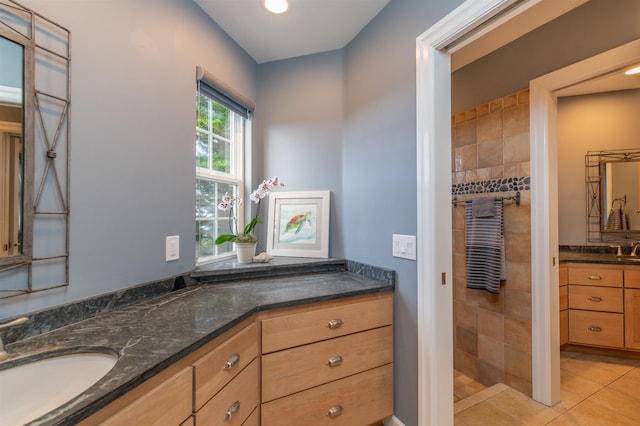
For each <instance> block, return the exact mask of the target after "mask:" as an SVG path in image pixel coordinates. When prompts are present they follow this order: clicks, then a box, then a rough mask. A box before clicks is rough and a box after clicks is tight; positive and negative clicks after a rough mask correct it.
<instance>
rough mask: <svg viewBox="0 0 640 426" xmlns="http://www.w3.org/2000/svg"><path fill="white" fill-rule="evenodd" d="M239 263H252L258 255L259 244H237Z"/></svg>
mask: <svg viewBox="0 0 640 426" xmlns="http://www.w3.org/2000/svg"><path fill="white" fill-rule="evenodd" d="M235 245H236V255H237V257H238V263H251V262H253V257H254V256H255V255H256V246H257V245H258V243H235Z"/></svg>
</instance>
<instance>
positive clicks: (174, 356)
mask: <svg viewBox="0 0 640 426" xmlns="http://www.w3.org/2000/svg"><path fill="white" fill-rule="evenodd" d="M325 263H326V264H327V265H328V267H327V268H325V270H324V271H319V270H318V268H317V263H315V264H314V263H313V262H311V264H312V266H311V267H310V269H309V271H312V272H308V271H305V270H304V266H305V265H297V266H296V268H297V269H296V271H297V273H296V274H294V273H287V272H286V267H285V271H284V273H283V275H276V276H270V277H267V278H255V277H253V278H242V277H241V276H236V277H235V278H231V279H234V280H235V281H230V282H227V283H225V282H222V283H217V284H198V285H193V286H188V287H186V288H183V289H180V290H176V291H172V292H170V293H167V294H164V295H162V296H159V297H154V298H152V299H149V300H145V301H142V302H139V303H136V304H133V305H130V306H127V307H124V308H122V309H118V310H114V311H111V312H108V313H104V314H101V315H98V316H95V317H93V318H89V319H85V320H83V321H79V322H76V323H74V324H70V325H67V326H65V327H62V328H59V329H56V330H53V331H50V332H48V333H44V334H40V335H37V336H34V337H30V338H28V339H25V340H20V341H17V342H15V343H12V344H10V345H7V346H6V349H7V352H8V353H9V354H10V358H9V360H8V361H5V362H3V363H2V365H3V367H0V368H7V366H9V365H14V364H19V363H23V362H24V360H25V359H26V358H25V357H30V356H33V355H37V354H40V355H42V354H43V353H50V352H62V353H64V352H70V351H83V350H87V351H88V350H92V349H96V348H97V349H100V350H105V349H111V350H114V351H116V352H118V354H119V360H118V362H117V363H116V365H115V366H114V368H113V369H112V370H111V371H110V372H109V373H108V374H107V375H106V376H104V377H103V378H102V379H101V380H100V381H99V382H97V383H96V384H95V385H94V386H92V387H91V388H90V389H89V390H87V391H86V392H85V393H83V394H82V395H81V396H79V397H77V398H75V399H73V400H71V401H70V402H68V403H67V404H65V405H63V406H61V407H59V408H58V409H56V410H54V411H52V412H50V413H48V414H46V415H45V416H43V417H41V418H40V419H38V420H36V421H35V422H33V423H32V424H34V425H35V424H38V425H52V424H75V423H77V422H78V421H79V420H81V419H83V418H86V417H87V416H89V415H90V414H92V413H94V412H96V411H97V410H99V409H100V408H102V407H104V406H105V405H107V404H108V403H109V402H111V401H113V400H115V399H116V398H118V397H119V396H121V395H123V394H124V393H126V392H127V391H129V390H131V389H133V388H134V387H135V386H137V385H139V384H141V383H142V382H144V381H145V380H147V379H149V378H150V377H152V376H153V375H155V374H156V373H158V372H160V371H162V370H163V369H164V368H166V367H168V366H170V365H172V364H173V363H175V362H176V361H178V360H180V359H181V358H183V357H184V356H186V355H188V354H189V353H191V352H193V351H194V350H196V349H198V348H199V347H201V346H203V345H205V344H206V343H207V342H209V341H211V340H212V339H214V338H215V337H217V336H218V335H220V334H222V333H223V332H224V331H226V330H228V329H230V328H231V327H233V326H234V325H236V324H238V323H240V322H241V321H243V320H244V319H246V318H248V317H250V316H251V315H253V314H254V313H256V312H259V311H263V310H268V309H275V308H282V307H287V306H294V305H300V304H305V303H313V302H319V301H324V300H331V299H337V298H342V297H348V296H355V295H361V294H367V293H376V292H382V291H390V290H393V289H394V286H395V275H394V273H393V271H389V270H386V269H382V268H376V267H371V266H368V265H363V264H359V263H355V262H349V261H344V260H342V261H337V262H336V261H328V262H325ZM313 265H315V266H313ZM301 268H302V269H301ZM254 269H256V270H260V269H264V268H263V267H261V266H254ZM245 272H246V269H245ZM263 272H268V271H265V270H263ZM194 275H198V277H195V279H196V280H205V279H206V277H207V274H206V273H204V272H202V271H201V273H200V272H199V273H197V274H194ZM212 275H214V276H216V280H218V281H220V280H222V279H223V278H224V273H222V272H220V271H217V272H215V273H213V274H212ZM267 275H268V274H267ZM380 278H382V279H380Z"/></svg>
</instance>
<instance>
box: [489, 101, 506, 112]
mask: <svg viewBox="0 0 640 426" xmlns="http://www.w3.org/2000/svg"><path fill="white" fill-rule="evenodd" d="M502 103H503V100H502V98H500V99H494V100H493V101H491V102H489V111H490V112H496V111H502Z"/></svg>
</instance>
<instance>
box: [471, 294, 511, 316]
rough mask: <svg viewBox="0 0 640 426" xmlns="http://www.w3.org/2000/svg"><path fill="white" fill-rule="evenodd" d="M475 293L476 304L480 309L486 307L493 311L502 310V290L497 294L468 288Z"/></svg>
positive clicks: (500, 311)
mask: <svg viewBox="0 0 640 426" xmlns="http://www.w3.org/2000/svg"><path fill="white" fill-rule="evenodd" d="M470 291H473V292H474V293H475V294H476V297H477V298H478V306H479V307H480V308H482V309H488V310H490V311H493V312H498V313H503V312H504V291H500V293H499V294H492V293H489V292H488V291H484V290H470Z"/></svg>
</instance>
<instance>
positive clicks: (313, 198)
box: [267, 191, 331, 258]
mask: <svg viewBox="0 0 640 426" xmlns="http://www.w3.org/2000/svg"><path fill="white" fill-rule="evenodd" d="M330 198H331V192H330V191H303V192H272V193H271V194H270V195H269V215H268V220H267V253H269V254H271V255H273V256H291V257H316V258H327V257H329V212H330V209H329V204H330Z"/></svg>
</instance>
